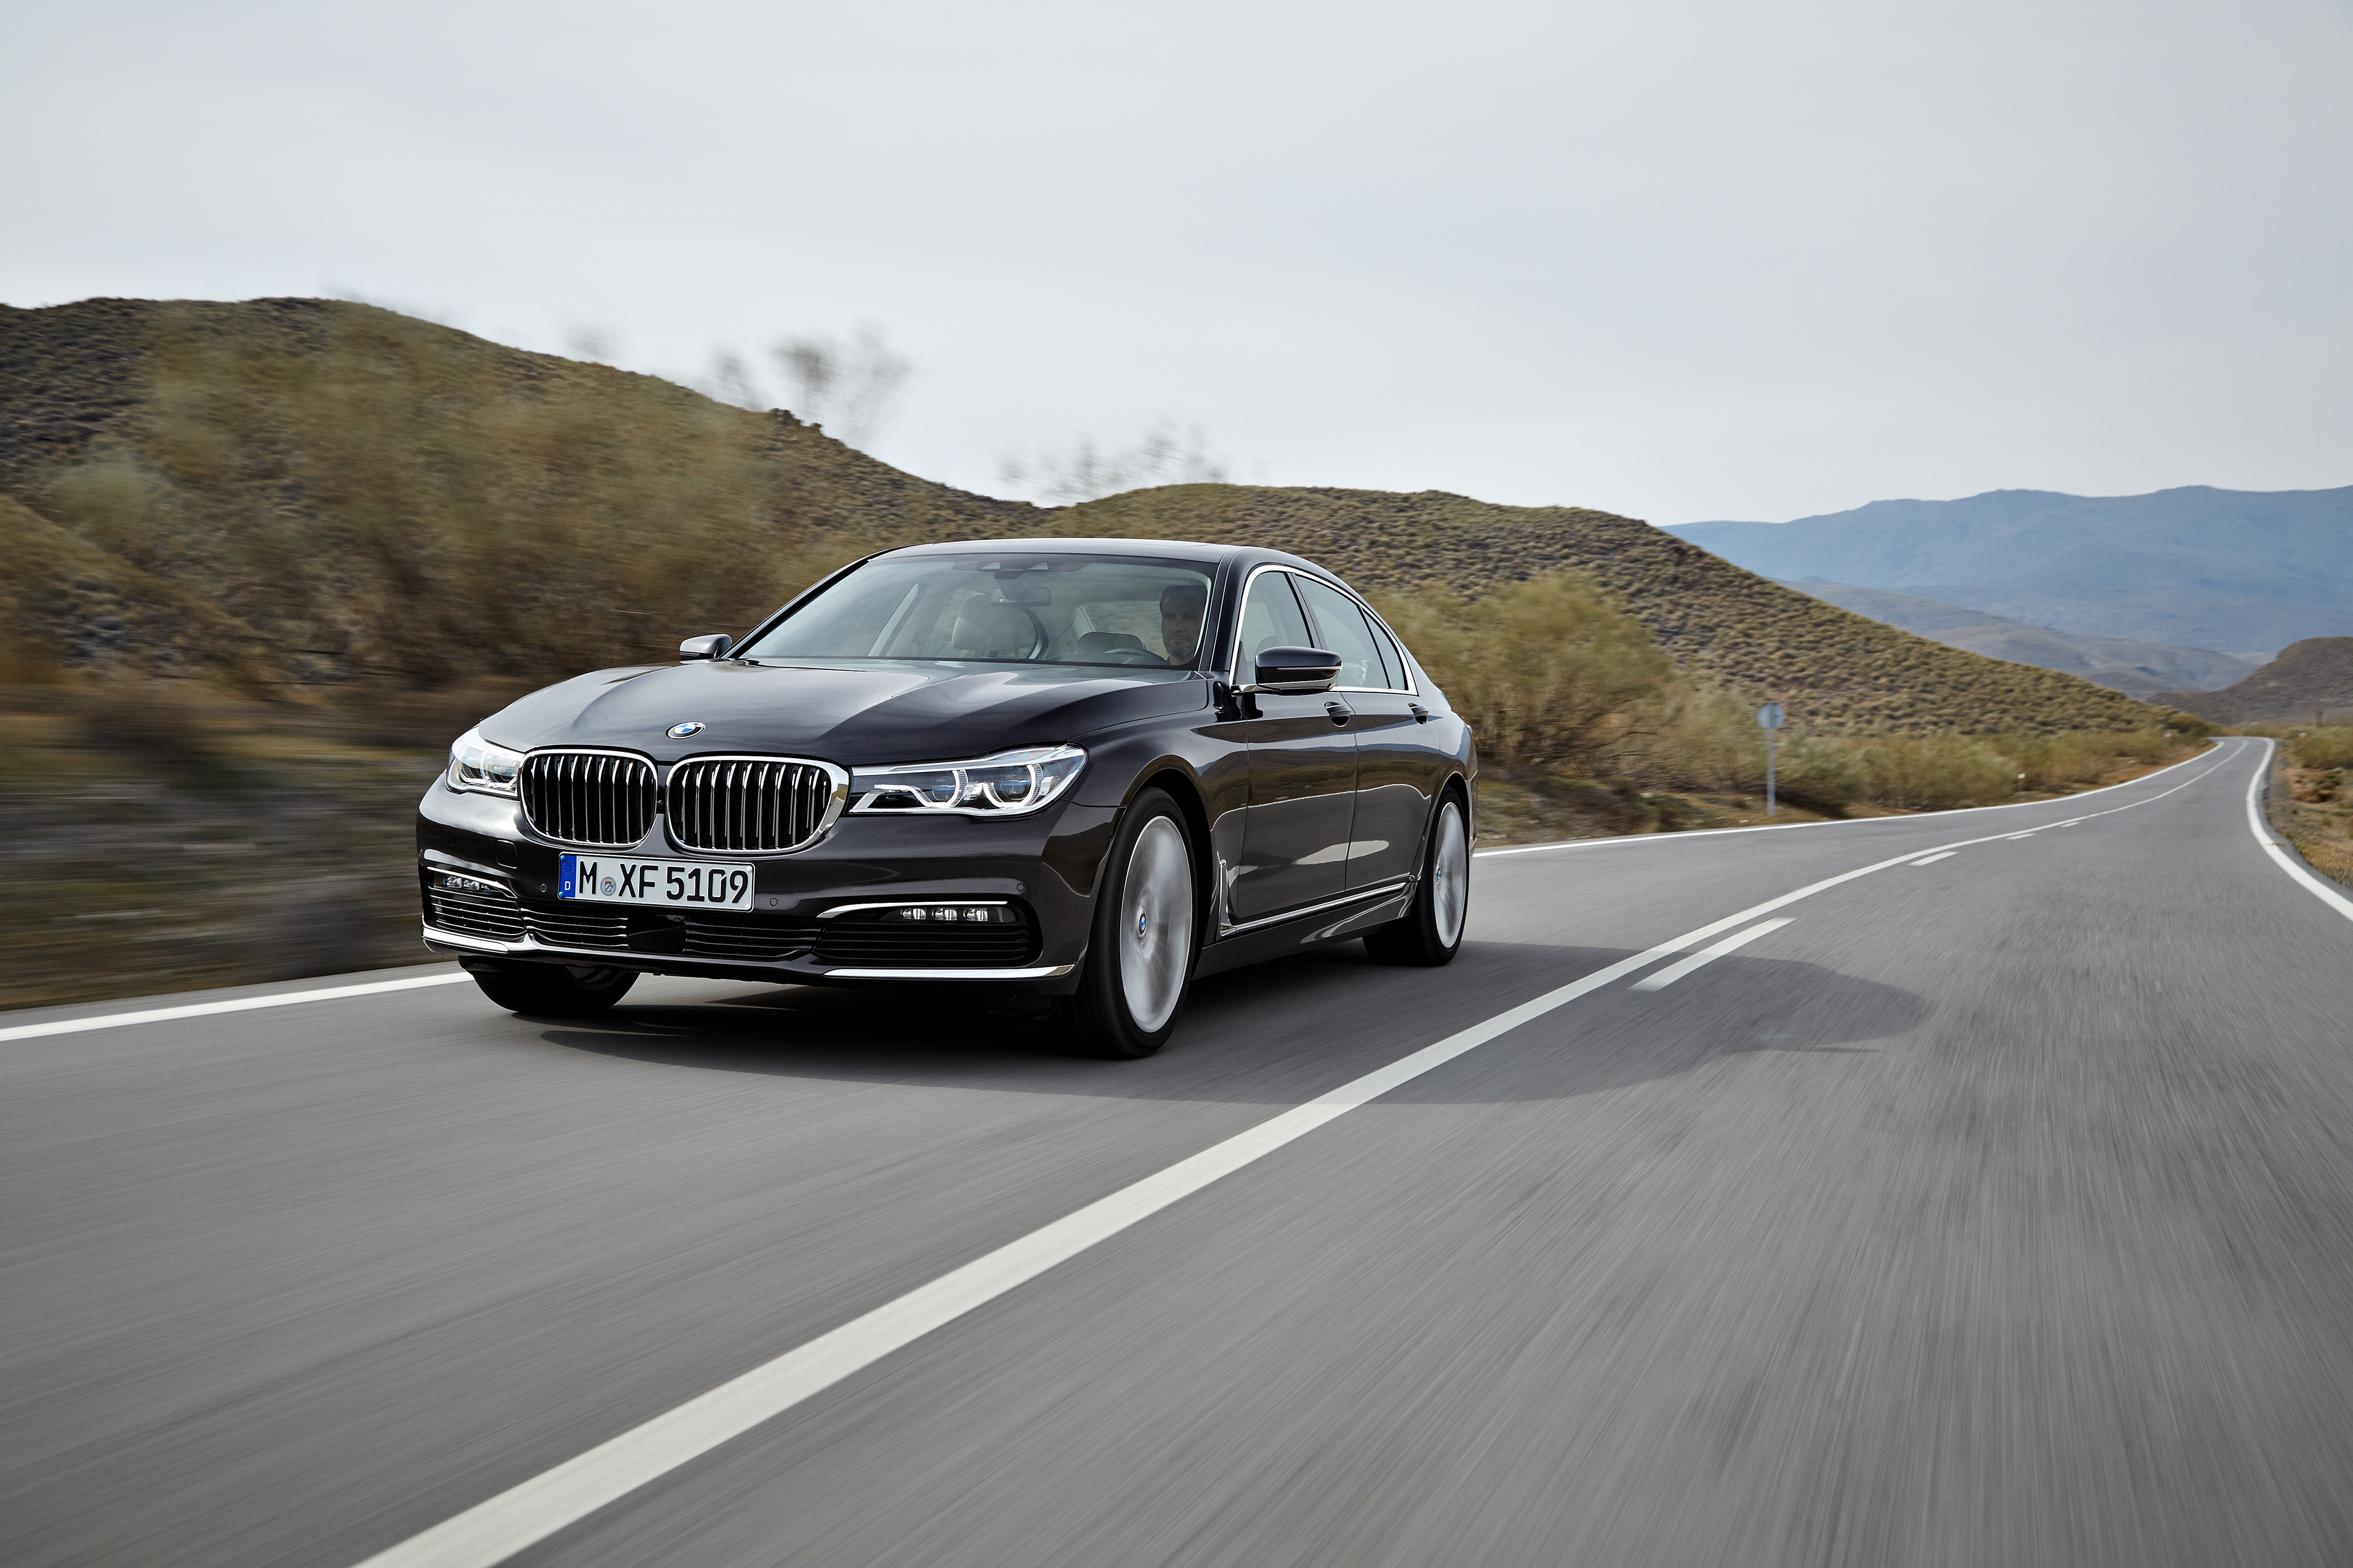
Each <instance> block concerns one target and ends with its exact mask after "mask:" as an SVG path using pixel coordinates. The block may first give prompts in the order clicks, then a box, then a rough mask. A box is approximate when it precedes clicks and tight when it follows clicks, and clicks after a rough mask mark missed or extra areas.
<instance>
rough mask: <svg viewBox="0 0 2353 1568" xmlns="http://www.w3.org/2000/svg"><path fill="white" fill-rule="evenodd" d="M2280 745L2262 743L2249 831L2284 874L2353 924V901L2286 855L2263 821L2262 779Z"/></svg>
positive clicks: (2250, 796)
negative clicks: (2261, 757)
mask: <svg viewBox="0 0 2353 1568" xmlns="http://www.w3.org/2000/svg"><path fill="white" fill-rule="evenodd" d="M2277 743H2278V742H2274V741H2265V742H2263V762H2262V763H2261V764H2260V765H2258V766H2257V767H2256V769H2255V776H2254V777H2253V778H2252V779H2250V780H2248V781H2247V827H2248V829H2249V831H2251V832H2253V834H2254V836H2255V842H2256V843H2258V844H2260V845H2262V846H2263V853H2264V854H2266V855H2268V856H2270V857H2271V858H2273V859H2274V860H2276V861H2278V862H2279V868H2280V869H2281V870H2283V871H2285V872H2286V873H2287V874H2288V875H2289V876H2291V877H2294V878H2295V879H2296V880H2297V881H2299V882H2302V883H2303V884H2304V885H2305V887H2306V889H2309V890H2310V891H2311V893H2312V896H2313V897H2314V898H2316V899H2318V900H2320V901H2321V902H2322V903H2324V904H2327V906H2328V907H2329V908H2330V909H2333V910H2336V911H2337V913H2338V914H2340V915H2343V916H2344V917H2345V918H2346V919H2347V920H2348V921H2353V899H2348V898H2347V897H2346V896H2345V895H2344V894H2342V893H2340V892H2338V891H2337V889H2334V888H2331V887H2329V886H2328V885H2327V883H2325V882H2323V881H2322V880H2321V879H2319V878H2317V877H2316V876H2314V875H2313V874H2312V873H2311V872H2309V871H2307V870H2306V869H2305V868H2303V867H2301V866H2299V865H2297V864H2296V863H2295V859H2294V858H2291V857H2290V856H2289V854H2288V853H2287V851H2286V850H2284V849H2282V848H2281V847H2280V845H2279V840H2278V839H2277V838H2275V837H2273V828H2272V825H2271V824H2270V823H2268V822H2266V821H2264V820H2263V778H2264V775H2265V774H2267V773H2270V772H2271V771H2272V748H2273V747H2274V745H2276V744H2277Z"/></svg>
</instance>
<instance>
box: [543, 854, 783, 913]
mask: <svg viewBox="0 0 2353 1568" xmlns="http://www.w3.org/2000/svg"><path fill="white" fill-rule="evenodd" d="M753 881H754V877H753V868H752V867H750V866H740V865H739V866H728V865H719V864H714V863H712V862H711V861H707V860H633V859H626V858H622V857H620V856H617V855H565V856H563V857H561V858H559V860H558V862H557V868H556V884H555V896H556V897H557V898H559V899H576V900H580V901H582V902H584V903H595V904H652V905H654V906H656V907H658V908H661V909H682V910H685V909H692V910H748V909H750V908H751V907H752V884H753Z"/></svg>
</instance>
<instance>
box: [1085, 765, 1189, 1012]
mask: <svg viewBox="0 0 2353 1568" xmlns="http://www.w3.org/2000/svg"><path fill="white" fill-rule="evenodd" d="M1198 904H1199V899H1198V894H1197V892H1196V888H1195V883H1194V878H1193V847H1192V838H1191V836H1190V835H1189V834H1187V832H1186V830H1185V819H1184V817H1183V816H1180V815H1178V813H1177V810H1176V802H1175V801H1172V800H1170V799H1169V798H1168V796H1167V795H1165V794H1163V793H1162V792H1160V791H1159V790H1156V789H1148V790H1145V792H1144V793H1143V794H1142V795H1138V796H1136V798H1135V804H1134V805H1131V806H1130V807H1129V808H1128V813H1127V820H1126V821H1125V822H1124V824H1122V825H1121V829H1120V835H1119V838H1118V840H1117V841H1116V842H1115V843H1114V844H1113V846H1112V852H1111V854H1110V856H1109V857H1108V858H1106V859H1105V861H1104V864H1103V880H1102V882H1101V884H1100V888H1099V890H1098V891H1097V893H1096V895H1095V913H1094V931H1093V934H1092V940H1091V941H1090V942H1088V944H1087V967H1086V973H1084V974H1083V975H1082V976H1081V977H1080V980H1079V989H1078V990H1077V992H1076V993H1074V994H1071V995H1070V996H1066V997H1063V998H1061V999H1060V1004H1059V1008H1060V1012H1061V1014H1062V1016H1063V1019H1064V1022H1065V1024H1066V1025H1067V1026H1068V1027H1069V1029H1070V1031H1071V1034H1072V1036H1073V1037H1075V1043H1076V1044H1077V1045H1078V1047H1079V1048H1080V1049H1082V1050H1083V1051H1085V1052H1087V1053H1088V1054H1089V1055H1091V1056H1099V1057H1125V1058H1133V1057H1148V1056H1150V1055H1151V1054H1152V1053H1153V1052H1155V1051H1156V1050H1158V1049H1159V1048H1160V1047H1162V1046H1163V1045H1166V1043H1167V1040H1168V1037H1169V1036H1170V1035H1172V1034H1175V1033H1176V1016H1177V1015H1178V1014H1179V1013H1181V1012H1183V1011H1184V1008H1185V992H1186V989H1187V986H1189V985H1190V984H1191V983H1192V979H1193V959H1194V956H1195V953H1196V951H1197V950H1198V947H1199V945H1200V944H1199V942H1198V938H1197V936H1196V930H1197V922H1196V921H1195V918H1194V916H1195V911H1196V910H1197V909H1198Z"/></svg>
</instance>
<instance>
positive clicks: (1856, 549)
mask: <svg viewBox="0 0 2353 1568" xmlns="http://www.w3.org/2000/svg"><path fill="white" fill-rule="evenodd" d="M1670 531H1671V532H1673V533H1676V534H1679V535H1681V536H1682V537H1683V538H1685V539H1688V540H1690V541H1691V542H1693V543H1694V544H1697V545H1700V546H1702V547H1704V548H1705V549H1708V550H1711V551H1714V552H1715V553H1716V554H1718V555H1721V556H1723V557H1724V558H1725V560H1727V561H1729V562H1731V563H1733V564H1735V565H1736V566H1746V567H1747V568H1748V569H1749V570H1750V571H1752V572H1756V573H1758V574H1762V575H1764V576H1767V577H1775V578H1779V579H1781V580H1783V581H1788V580H1790V579H1794V578H1803V577H1817V578H1820V579H1822V580H1823V581H1825V582H1830V583H1844V584H1855V585H1858V586H1861V587H1865V588H1880V589H1885V590H1888V591H1891V592H1895V593H1902V594H1906V595H1915V596H1916V597H1920V598H1925V599H1935V600H1939V601H1941V602H1943V603H1945V604H1948V605H1962V606H1966V607H1967V608H1969V609H1973V610H1982V611H1985V612H1987V613H1989V614H1990V615H1996V616H2005V617H2008V618H2010V619H2012V620H2020V621H2025V622H2028V623H2030V624H2032V625H2035V626H2048V627H2051V628H2052V629H2054V630H2057V631H2063V632H2073V633H2076V634H2079V635H2082V636H2086V637H2129V638H2133V639H2136V640H2138V641H2142V642H2153V643H2167V644H2173V645H2177V646H2186V647H2199V648H2220V649H2222V650H2224V651H2226V652H2230V653H2234V654H2253V655H2254V656H2255V657H2257V658H2262V657H2264V656H2265V655H2267V654H2268V653H2269V652H2270V651H2271V650H2273V649H2275V648H2280V647H2285V646H2286V645H2287V644H2289V643H2291V642H2295V641H2297V640H2299V639H2301V638H2305V637H2341V636H2348V635H2353V486H2346V487H2344V488H2342V489H2329V490H2272V491H2263V490H2218V489H2211V488H2210V487H2208V486H2204V485H2193V486H2189V487H2187V488H2184V489H2172V490H2158V491H2157V492H2156V493H2155V494H2153V495H2145V496H2071V495H2061V494H2058V493H2056V492H2055V491H2051V490H1992V491H1989V492H1988V493H1986V494H1984V495H1980V496H1971V497H1969V498H1968V500H1944V501H1931V500H1882V501H1873V502H1872V503H1871V504H1870V505H1868V506H1862V507H1857V508H1855V509H1854V510H1852V511H1842V512H1833V513H1831V514H1829V515H1827V516H1823V517H1804V518H1799V519H1798V520H1797V521H1794V522H1782V523H1772V522H1691V523H1680V524H1677V525H1675V526H1674V527H1672V529H1671V530H1670Z"/></svg>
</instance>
